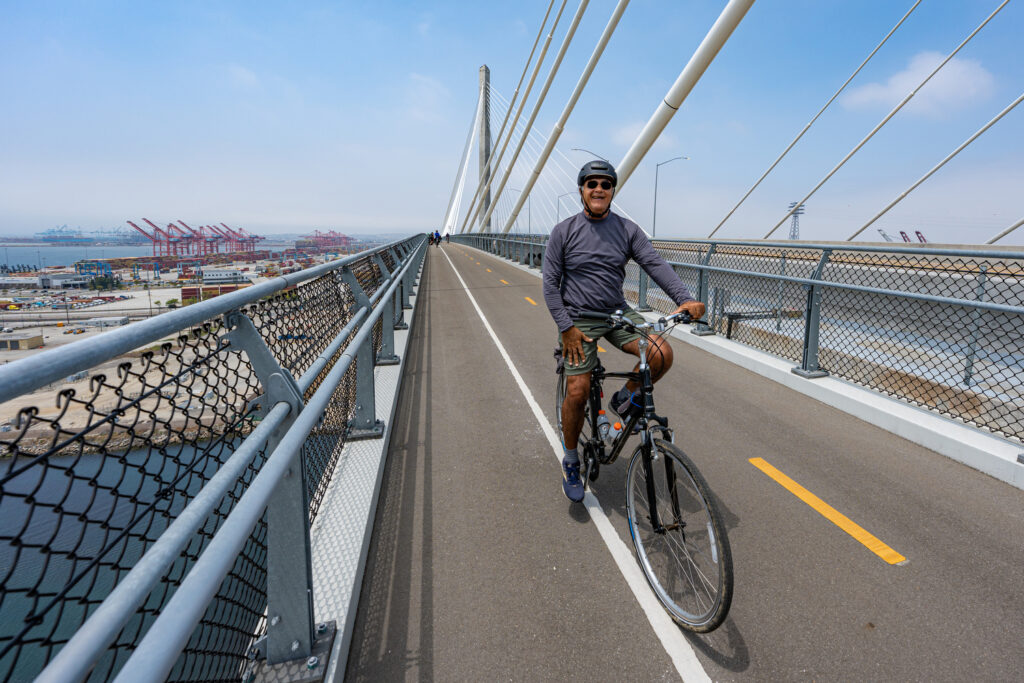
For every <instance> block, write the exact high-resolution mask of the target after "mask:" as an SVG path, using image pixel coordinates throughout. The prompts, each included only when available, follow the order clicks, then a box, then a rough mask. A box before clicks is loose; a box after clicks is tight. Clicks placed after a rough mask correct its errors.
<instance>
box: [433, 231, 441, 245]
mask: <svg viewBox="0 0 1024 683" xmlns="http://www.w3.org/2000/svg"><path fill="white" fill-rule="evenodd" d="M434 246H435V247H439V246H441V233H439V232H438V231H437V230H435V231H434Z"/></svg>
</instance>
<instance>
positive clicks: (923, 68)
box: [842, 51, 995, 116]
mask: <svg viewBox="0 0 1024 683" xmlns="http://www.w3.org/2000/svg"><path fill="white" fill-rule="evenodd" d="M943 59H944V56H943V55H942V54H940V53H938V52H932V51H925V52H919V53H918V54H916V55H914V57H913V58H911V60H910V64H908V65H907V67H906V68H905V69H903V70H902V71H899V72H897V73H895V74H893V75H892V76H890V77H889V79H888V80H887V81H886V82H885V83H868V84H867V85H862V86H860V87H859V88H854V89H853V90H851V91H849V92H848V93H847V94H846V95H845V96H843V99H842V103H843V106H844V107H846V108H847V109H874V108H881V107H885V108H891V107H894V106H896V105H897V104H898V103H899V102H901V101H902V100H903V98H904V97H906V96H907V95H908V94H909V93H910V91H912V90H913V89H914V88H916V87H917V86H918V84H920V83H921V81H923V80H924V79H925V78H926V77H927V76H928V74H930V73H931V72H932V71H933V70H934V69H935V67H936V66H938V65H939V64H940V63H941V62H942V60H943ZM994 86H995V78H993V76H992V74H991V73H989V72H988V71H987V70H986V69H985V68H984V67H983V66H982V65H981V62H978V61H977V60H974V59H958V58H956V57H954V58H953V59H951V60H949V63H947V64H946V65H945V66H944V67H942V69H940V70H939V72H938V73H937V74H935V76H933V77H932V79H931V80H930V81H928V83H927V84H926V85H925V86H924V87H923V88H921V90H920V91H919V92H918V93H917V94H916V95H915V96H914V98H913V99H912V100H911V101H910V102H909V103H908V104H907V106H906V108H905V110H906V111H908V112H913V113H916V114H921V115H924V116H936V115H940V114H942V113H944V112H947V111H950V110H952V109H962V108H963V107H966V106H969V105H970V104H972V103H974V102H977V101H979V100H983V99H987V98H988V97H989V96H990V95H991V94H992V92H993V90H994Z"/></svg>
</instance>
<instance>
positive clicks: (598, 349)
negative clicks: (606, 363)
mask: <svg viewBox="0 0 1024 683" xmlns="http://www.w3.org/2000/svg"><path fill="white" fill-rule="evenodd" d="M597 352H598V353H604V349H603V348H601V345H600V344H598V345H597Z"/></svg>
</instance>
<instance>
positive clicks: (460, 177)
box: [441, 92, 484, 235]
mask: <svg viewBox="0 0 1024 683" xmlns="http://www.w3.org/2000/svg"><path fill="white" fill-rule="evenodd" d="M483 103H484V93H482V92H481V93H480V96H479V97H478V98H477V101H476V111H475V112H474V113H473V120H472V122H470V124H469V133H468V134H467V135H466V144H465V145H463V147H462V159H461V161H459V172H458V173H457V174H456V176H455V185H454V187H452V194H451V197H450V198H449V199H448V208H447V209H446V210H445V213H444V222H443V223H442V224H441V225H442V226H444V227H443V230H444V234H446V235H447V234H448V233H449V232H451V228H453V227H455V225H454V223H455V222H456V220H457V219H458V215H459V205H460V204H461V203H462V191H463V189H464V188H465V185H466V170H467V169H468V168H469V151H470V149H471V147H472V145H473V140H474V139H475V138H476V129H477V126H478V125H479V123H480V115H481V114H482V112H483ZM453 205H454V206H455V212H454V214H453V213H452V206H453ZM453 216H454V218H455V219H456V220H451V219H452V218H453ZM450 220H451V225H449V221H450Z"/></svg>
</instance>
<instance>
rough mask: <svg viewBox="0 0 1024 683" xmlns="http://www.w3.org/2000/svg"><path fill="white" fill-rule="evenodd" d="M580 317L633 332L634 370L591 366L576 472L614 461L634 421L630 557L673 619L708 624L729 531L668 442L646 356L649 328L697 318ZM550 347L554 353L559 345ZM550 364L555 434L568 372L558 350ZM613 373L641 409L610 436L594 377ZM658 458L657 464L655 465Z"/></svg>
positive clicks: (724, 608)
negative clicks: (633, 387) (635, 390)
mask: <svg viewBox="0 0 1024 683" xmlns="http://www.w3.org/2000/svg"><path fill="white" fill-rule="evenodd" d="M580 317H584V318H592V319H598V320H605V321H608V322H609V323H610V324H611V325H612V327H613V328H621V329H626V330H627V331H631V332H636V333H638V334H639V335H640V343H639V347H640V365H639V369H638V371H637V372H607V371H606V370H605V369H604V367H603V366H602V365H601V362H600V361H598V363H597V367H596V368H594V370H593V371H592V372H591V379H590V395H589V397H588V399H587V403H586V407H585V408H584V429H583V433H582V434H580V441H579V447H578V448H579V453H580V478H581V480H582V481H583V483H584V486H585V487H587V489H589V487H590V482H592V481H595V480H596V479H597V478H598V474H599V473H600V468H601V467H602V466H605V465H611V464H612V463H614V462H615V460H616V459H617V458H618V457H619V454H620V453H621V452H622V450H623V447H624V446H625V444H626V441H627V440H628V439H629V437H630V436H631V435H632V434H633V429H634V427H637V426H638V427H639V431H638V434H639V436H640V444H639V445H638V446H637V447H636V449H635V450H634V451H633V455H632V456H631V458H630V462H629V468H628V470H627V472H626V512H627V518H628V520H629V534H630V537H631V538H632V540H633V547H634V548H635V550H636V555H637V560H638V561H639V563H640V567H641V569H642V570H643V573H644V576H645V577H646V578H647V582H648V583H649V584H650V585H651V588H652V589H653V590H654V593H655V595H657V597H658V600H659V601H660V602H661V604H662V606H664V608H665V610H666V611H667V612H668V613H669V615H670V616H671V617H672V619H673V620H674V621H675V622H676V623H677V624H679V625H680V626H682V627H683V628H684V629H686V630H689V631H693V632H695V633H708V632H710V631H713V630H714V629H716V628H718V627H719V626H720V625H721V624H722V622H723V621H724V620H725V617H726V615H727V614H728V613H729V607H730V605H731V603H732V588H733V570H732V551H731V549H730V547H729V538H728V536H727V534H726V530H725V525H724V524H723V522H722V515H721V513H720V512H719V511H718V506H717V504H716V503H715V500H714V496H713V495H712V493H711V489H710V487H709V486H708V484H707V481H706V480H705V479H704V477H703V475H701V473H700V471H699V470H698V469H697V466H696V465H694V463H693V461H692V460H690V458H689V457H688V456H687V455H686V454H685V453H683V451H681V450H680V449H679V448H677V447H676V446H675V438H674V433H673V431H672V429H671V428H669V426H668V420H667V419H666V418H665V417H662V416H660V415H657V414H656V413H655V412H654V383H653V381H652V379H651V372H650V367H649V366H648V364H647V348H648V346H649V345H650V343H651V339H652V337H651V335H652V334H653V333H659V334H660V335H664V334H665V333H667V332H668V331H670V330H671V329H672V328H673V327H675V326H676V325H678V324H685V323H690V322H698V323H699V322H703V321H700V320H692V319H690V316H689V315H688V314H687V313H685V312H683V313H679V314H678V315H676V316H668V317H665V318H660V319H658V320H657V321H656V322H654V323H650V322H648V323H644V324H643V325H634V324H633V322H632V321H630V320H629V319H628V318H626V317H624V316H623V315H622V311H616V312H615V313H613V314H604V313H589V312H585V313H583V314H581V316H580ZM555 355H556V358H559V356H560V351H556V352H555ZM557 372H558V388H557V390H556V392H555V396H556V403H555V414H556V415H557V416H558V418H557V422H558V432H559V435H560V436H561V435H562V403H563V401H564V399H565V391H566V384H567V380H566V375H565V372H564V367H563V364H562V362H561V359H560V358H559V363H558V368H557ZM615 377H618V378H623V379H626V380H633V381H636V382H638V383H639V384H640V397H641V399H642V405H643V411H642V412H641V413H640V415H638V416H633V417H631V418H630V419H629V421H628V423H627V424H624V425H622V424H619V423H616V426H618V427H619V428H620V429H621V431H619V433H618V435H617V436H615V437H614V438H609V437H608V436H607V434H602V433H601V432H602V427H603V426H604V425H603V424H602V423H601V421H600V420H598V411H599V410H601V397H602V396H603V393H602V390H601V385H602V383H603V382H604V380H605V379H608V378H615ZM605 424H607V423H605ZM587 425H589V427H590V436H587ZM563 438H564V437H563ZM606 447H607V449H606ZM659 461H661V463H662V466H661V467H659V466H658V465H657V463H658V462H659Z"/></svg>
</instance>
